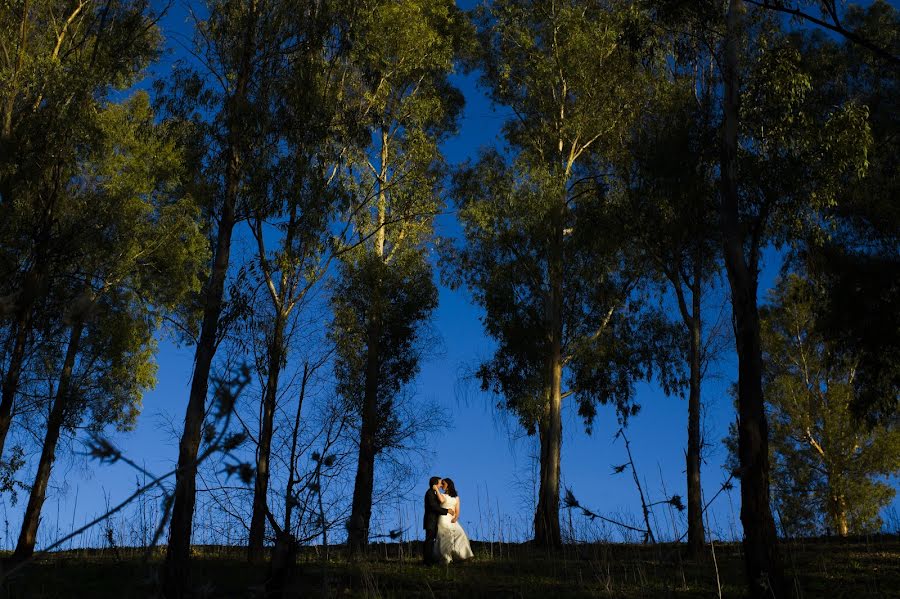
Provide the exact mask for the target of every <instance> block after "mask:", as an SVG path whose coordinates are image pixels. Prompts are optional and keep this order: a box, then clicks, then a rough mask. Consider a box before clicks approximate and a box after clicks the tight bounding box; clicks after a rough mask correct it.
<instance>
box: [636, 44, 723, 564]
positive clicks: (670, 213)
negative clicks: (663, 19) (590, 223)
mask: <svg viewBox="0 0 900 599" xmlns="http://www.w3.org/2000/svg"><path fill="white" fill-rule="evenodd" d="M688 57H689V59H688V63H689V64H687V65H685V64H681V63H680V61H679V60H676V61H673V63H672V67H673V68H672V69H671V71H672V72H671V73H668V74H666V73H663V74H662V75H661V79H660V81H658V82H657V85H656V88H655V93H654V99H653V102H652V106H651V108H650V109H649V110H647V111H646V112H645V113H644V114H643V115H642V116H641V118H640V119H639V121H638V123H637V124H636V127H635V133H634V135H633V138H632V142H631V143H630V144H629V149H628V151H627V152H624V153H623V159H622V160H623V162H624V164H623V165H622V166H621V167H620V168H621V169H622V176H623V179H624V181H623V184H624V185H625V186H626V193H627V194H628V196H629V209H628V210H627V211H625V213H626V214H627V215H628V218H627V219H626V220H625V221H624V222H623V223H622V226H623V227H624V228H625V229H626V230H627V231H628V232H629V233H630V234H631V235H632V236H633V237H634V239H636V240H639V247H640V249H641V251H642V252H644V253H645V254H646V256H647V258H648V260H647V261H648V264H649V266H651V267H652V268H653V270H655V271H657V272H659V273H660V274H661V275H662V277H663V280H664V281H665V284H666V285H667V286H668V287H670V288H671V290H672V292H673V294H674V296H675V300H676V302H677V307H678V314H679V316H680V318H681V321H682V323H683V324H684V338H685V340H686V344H685V345H686V351H685V353H684V362H686V364H687V366H688V371H689V377H688V427H687V452H686V455H685V458H686V476H687V519H688V530H687V535H688V547H689V550H690V552H691V554H692V555H694V556H699V555H700V554H701V552H702V550H703V545H704V530H703V518H702V515H703V500H702V493H701V486H700V464H701V450H702V438H701V431H700V409H701V395H700V394H701V383H702V378H703V374H704V371H705V370H706V368H707V365H708V362H709V360H710V358H711V357H712V356H711V353H714V351H713V345H712V344H711V338H710V337H711V336H712V335H713V334H714V333H713V332H712V331H711V330H710V329H705V327H704V325H705V324H706V323H705V322H704V320H703V318H704V314H703V312H704V305H703V304H704V300H706V299H708V298H709V297H710V290H711V287H712V285H713V282H714V278H715V277H716V275H717V273H718V270H719V252H718V246H719V238H718V235H717V231H716V220H715V217H716V205H715V202H716V190H715V176H714V166H715V127H716V124H717V122H716V114H715V106H714V100H713V93H714V86H715V81H714V80H712V78H711V77H709V76H708V75H706V73H708V70H706V69H704V65H703V64H702V62H703V60H702V57H697V56H696V55H691V54H688ZM685 71H687V72H688V73H691V74H690V75H685V74H684V73H685ZM694 73H702V75H700V76H697V77H695V75H694Z"/></svg>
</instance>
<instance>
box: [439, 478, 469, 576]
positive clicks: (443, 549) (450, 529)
mask: <svg viewBox="0 0 900 599" xmlns="http://www.w3.org/2000/svg"><path fill="white" fill-rule="evenodd" d="M445 498H446V499H445V500H444V503H442V504H441V507H443V508H447V509H451V508H455V507H456V506H457V505H458V503H459V499H458V498H456V497H449V496H446V495H445ZM434 552H435V554H436V556H437V559H438V561H440V562H443V563H445V564H449V563H450V562H451V561H454V560H456V561H463V560H467V559H469V558H470V557H473V556H474V555H475V554H474V553H472V547H471V546H470V545H469V537H468V536H466V531H464V530H463V527H462V526H460V525H459V522H454V521H453V516H450V515H449V514H447V515H444V516H441V517H440V518H438V528H437V539H436V540H435V543H434Z"/></svg>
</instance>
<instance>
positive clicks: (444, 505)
mask: <svg viewBox="0 0 900 599" xmlns="http://www.w3.org/2000/svg"><path fill="white" fill-rule="evenodd" d="M459 507H460V501H459V493H457V492H456V485H455V484H453V481H452V480H451V479H449V478H444V479H442V478H440V477H439V476H432V477H431V479H430V480H429V481H428V491H426V492H425V518H424V522H423V523H422V526H423V527H424V528H425V544H424V545H423V547H422V560H423V561H424V562H425V563H426V564H435V563H444V564H449V563H450V562H451V561H453V560H456V561H463V560H467V559H469V558H470V557H472V556H473V555H474V554H473V553H472V548H471V547H470V546H469V537H467V536H466V531H464V530H463V527H462V526H460V525H459V522H458V520H459Z"/></svg>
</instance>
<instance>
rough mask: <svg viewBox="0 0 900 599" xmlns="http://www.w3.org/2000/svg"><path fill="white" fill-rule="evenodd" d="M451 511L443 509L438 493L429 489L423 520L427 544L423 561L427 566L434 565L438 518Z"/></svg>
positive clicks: (426, 494)
mask: <svg viewBox="0 0 900 599" xmlns="http://www.w3.org/2000/svg"><path fill="white" fill-rule="evenodd" d="M448 513H449V511H448V510H446V509H444V508H442V507H441V500H440V499H438V496H437V491H435V490H434V489H432V488H431V487H428V491H426V492H425V517H424V518H422V528H424V529H425V543H424V544H423V545H422V560H423V561H424V562H425V563H426V564H433V563H434V561H435V559H434V539H435V537H437V525H438V517H439V516H443V515H445V514H448Z"/></svg>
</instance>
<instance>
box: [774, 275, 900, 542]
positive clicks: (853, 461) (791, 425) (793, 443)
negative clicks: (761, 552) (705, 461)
mask: <svg viewBox="0 0 900 599" xmlns="http://www.w3.org/2000/svg"><path fill="white" fill-rule="evenodd" d="M826 293H827V287H825V286H822V285H821V284H819V283H818V282H817V281H815V280H813V279H810V278H808V277H805V276H803V274H801V273H797V272H786V273H784V274H783V276H782V277H781V278H780V280H779V281H778V284H777V285H776V288H775V289H774V290H772V292H771V293H770V294H769V302H768V304H767V305H766V306H764V307H763V309H762V311H761V318H762V341H763V352H764V353H763V357H764V360H765V364H766V368H765V376H764V379H763V391H764V392H765V397H766V405H767V407H768V413H769V421H770V423H771V428H770V430H771V454H772V467H773V470H774V472H775V474H776V476H775V477H774V483H773V500H774V503H775V505H776V506H778V513H779V520H780V521H781V527H782V529H783V530H784V532H785V533H786V534H790V535H797V534H802V535H805V536H806V535H816V534H823V533H824V532H825V531H830V532H831V533H832V534H836V535H839V536H847V535H848V534H866V533H872V532H876V531H878V530H879V529H880V528H881V524H882V522H881V518H880V517H879V512H880V511H881V509H882V508H884V507H886V506H887V505H889V504H890V502H891V500H892V499H893V497H894V495H895V490H894V489H893V487H892V486H891V485H890V484H888V483H887V482H886V479H887V478H888V477H891V476H894V475H896V474H897V473H898V471H900V430H898V428H897V426H896V423H892V422H890V421H887V422H883V423H878V424H876V425H874V426H871V427H870V426H869V425H868V424H867V423H866V422H865V421H862V420H860V419H858V418H854V417H853V414H852V413H851V408H852V405H853V395H854V380H853V379H854V377H855V376H856V373H857V365H858V359H857V358H855V357H854V356H852V355H851V354H848V353H847V352H846V351H840V350H839V349H838V346H837V344H835V343H833V342H830V341H829V340H828V339H826V338H825V337H823V336H822V335H821V334H820V333H819V332H818V330H817V329H818V328H819V327H818V326H817V324H816V318H817V317H816V313H817V312H820V309H818V308H817V304H819V303H821V302H823V301H827V297H826V295H825V294H826Z"/></svg>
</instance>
